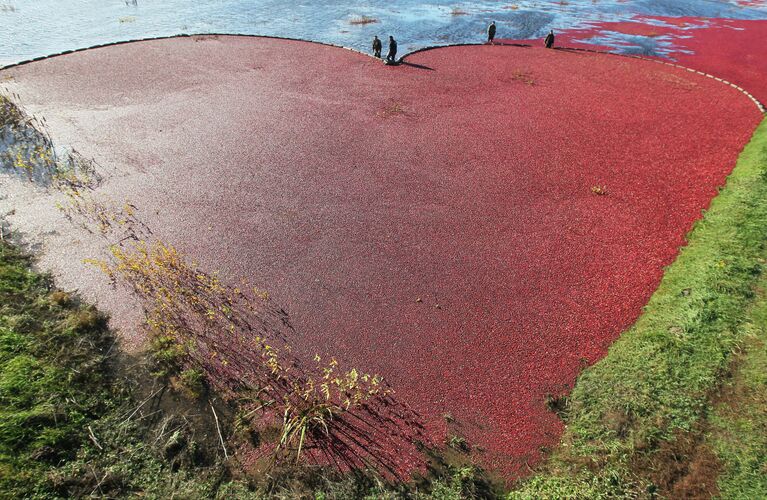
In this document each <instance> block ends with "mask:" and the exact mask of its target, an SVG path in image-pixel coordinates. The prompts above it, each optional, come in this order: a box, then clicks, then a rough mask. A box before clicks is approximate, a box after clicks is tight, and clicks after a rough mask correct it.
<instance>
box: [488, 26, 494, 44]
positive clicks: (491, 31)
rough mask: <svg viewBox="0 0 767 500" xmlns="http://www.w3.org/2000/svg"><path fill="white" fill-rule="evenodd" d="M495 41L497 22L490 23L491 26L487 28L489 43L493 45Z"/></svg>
mask: <svg viewBox="0 0 767 500" xmlns="http://www.w3.org/2000/svg"><path fill="white" fill-rule="evenodd" d="M494 39H495V21H493V22H492V23H490V26H488V27H487V43H493V40H494Z"/></svg>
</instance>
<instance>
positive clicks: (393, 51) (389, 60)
mask: <svg viewBox="0 0 767 500" xmlns="http://www.w3.org/2000/svg"><path fill="white" fill-rule="evenodd" d="M395 62H397V40H395V39H394V37H393V36H391V35H389V53H388V54H386V64H394V63H395Z"/></svg>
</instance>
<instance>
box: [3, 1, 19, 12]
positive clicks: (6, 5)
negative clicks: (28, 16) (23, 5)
mask: <svg viewBox="0 0 767 500" xmlns="http://www.w3.org/2000/svg"><path fill="white" fill-rule="evenodd" d="M0 12H16V6H15V5H13V4H12V3H0Z"/></svg>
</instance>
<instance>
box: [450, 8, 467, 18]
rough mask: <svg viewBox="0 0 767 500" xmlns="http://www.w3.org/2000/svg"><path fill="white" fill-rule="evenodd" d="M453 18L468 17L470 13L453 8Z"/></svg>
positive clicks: (451, 13) (451, 12)
mask: <svg viewBox="0 0 767 500" xmlns="http://www.w3.org/2000/svg"><path fill="white" fill-rule="evenodd" d="M450 15H451V16H468V15H469V13H468V12H466V11H465V10H463V9H461V8H459V7H453V8H452V10H451V11H450Z"/></svg>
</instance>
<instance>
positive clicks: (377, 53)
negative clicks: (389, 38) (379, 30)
mask: <svg viewBox="0 0 767 500" xmlns="http://www.w3.org/2000/svg"><path fill="white" fill-rule="evenodd" d="M382 48H383V44H381V40H380V39H379V38H378V36H374V37H373V57H377V58H378V59H381V49H382Z"/></svg>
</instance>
